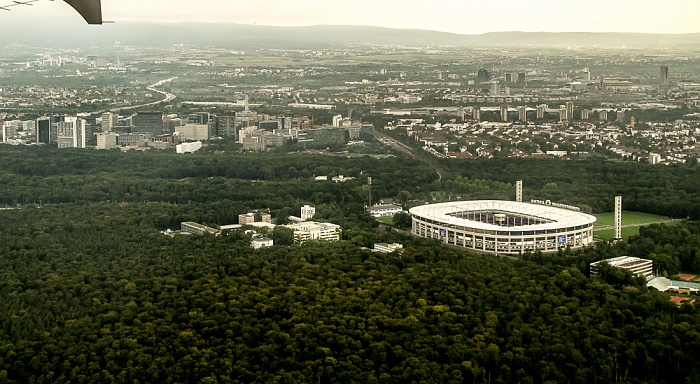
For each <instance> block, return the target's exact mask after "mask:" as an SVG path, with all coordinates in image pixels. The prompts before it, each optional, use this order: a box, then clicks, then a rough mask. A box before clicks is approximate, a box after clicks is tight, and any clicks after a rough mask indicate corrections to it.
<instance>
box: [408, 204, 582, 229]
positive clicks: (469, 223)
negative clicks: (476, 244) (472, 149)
mask: <svg viewBox="0 0 700 384" xmlns="http://www.w3.org/2000/svg"><path fill="white" fill-rule="evenodd" d="M467 211H502V212H511V213H514V214H517V215H524V216H533V217H537V218H542V219H546V220H551V222H550V223H541V224H532V225H523V226H517V227H501V226H498V225H494V224H488V223H482V222H479V221H474V220H468V219H462V218H459V217H454V216H449V215H450V214H456V213H460V212H467ZM410 213H411V214H412V215H415V216H419V217H422V218H425V219H431V220H435V221H438V222H441V223H443V224H445V225H454V226H463V227H469V228H474V229H483V230H489V231H503V230H509V231H533V230H547V229H561V228H569V227H577V226H581V225H591V224H593V223H595V222H596V218H595V217H594V216H591V215H588V214H585V213H581V212H576V211H572V210H568V209H564V208H557V207H552V206H547V205H539V204H532V203H518V202H515V201H505V200H474V201H457V202H449V203H439V204H428V205H422V206H419V207H414V208H411V209H410Z"/></svg>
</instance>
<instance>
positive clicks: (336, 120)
mask: <svg viewBox="0 0 700 384" xmlns="http://www.w3.org/2000/svg"><path fill="white" fill-rule="evenodd" d="M342 121H343V115H335V116H333V126H334V127H340V123H341V122H342Z"/></svg>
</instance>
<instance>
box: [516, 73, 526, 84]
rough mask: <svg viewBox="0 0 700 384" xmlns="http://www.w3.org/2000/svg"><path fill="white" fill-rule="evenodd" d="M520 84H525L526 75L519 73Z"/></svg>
mask: <svg viewBox="0 0 700 384" xmlns="http://www.w3.org/2000/svg"><path fill="white" fill-rule="evenodd" d="M518 84H525V73H523V72H521V73H518Z"/></svg>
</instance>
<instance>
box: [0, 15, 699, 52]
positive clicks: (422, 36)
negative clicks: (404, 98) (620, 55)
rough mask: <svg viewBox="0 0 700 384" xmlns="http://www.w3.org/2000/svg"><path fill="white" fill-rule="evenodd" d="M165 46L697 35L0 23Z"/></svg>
mask: <svg viewBox="0 0 700 384" xmlns="http://www.w3.org/2000/svg"><path fill="white" fill-rule="evenodd" d="M114 41H121V42H124V43H125V44H134V45H149V46H168V45H172V44H195V45H209V46H216V47H225V48H232V49H235V48H248V47H251V46H258V47H266V48H272V47H275V48H319V47H328V46H334V45H341V44H371V45H404V46H437V45H444V46H465V47H562V48H566V47H572V48H576V47H594V46H598V47H628V48H654V49H657V48H662V47H676V48H698V47H700V34H684V35H657V34H639V33H546V32H495V33H486V34H480V35H461V34H455V33H446V32H436V31H427V30H416V29H392V28H382V27H366V26H326V25H319V26H308V27H273V26H263V25H243V24H233V23H173V24H166V23H135V22H123V23H116V24H107V25H103V26H97V27H95V26H92V27H90V26H86V25H82V24H81V23H75V24H70V25H65V24H61V25H59V26H57V25H55V24H51V23H36V24H34V25H32V27H31V28H27V27H26V25H21V23H19V22H17V21H13V20H12V19H9V20H6V22H5V23H3V24H0V44H11V43H22V44H32V45H42V46H43V45H47V46H49V45H52V46H56V47H80V46H90V45H104V44H111V43H113V42H114Z"/></svg>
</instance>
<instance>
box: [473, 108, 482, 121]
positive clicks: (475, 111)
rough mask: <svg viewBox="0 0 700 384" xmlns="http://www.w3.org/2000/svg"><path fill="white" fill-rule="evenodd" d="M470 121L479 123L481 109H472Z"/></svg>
mask: <svg viewBox="0 0 700 384" xmlns="http://www.w3.org/2000/svg"><path fill="white" fill-rule="evenodd" d="M472 119H474V120H476V121H481V107H474V108H473V109H472Z"/></svg>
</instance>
